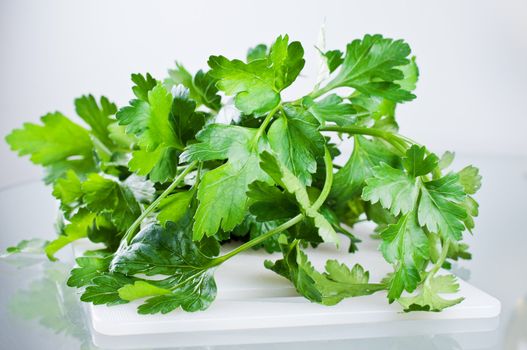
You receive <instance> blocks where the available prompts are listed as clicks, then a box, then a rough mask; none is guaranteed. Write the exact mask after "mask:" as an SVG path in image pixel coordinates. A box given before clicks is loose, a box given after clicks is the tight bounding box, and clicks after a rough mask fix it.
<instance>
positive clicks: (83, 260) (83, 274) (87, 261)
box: [67, 256, 111, 288]
mask: <svg viewBox="0 0 527 350" xmlns="http://www.w3.org/2000/svg"><path fill="white" fill-rule="evenodd" d="M75 261H76V262H77V267H75V268H74V269H72V270H71V273H70V277H69V278H68V281H67V285H68V286H69V287H77V288H80V287H84V286H87V285H89V284H90V283H91V282H92V280H93V279H94V278H95V277H97V276H100V275H103V274H104V273H106V272H108V267H109V265H110V261H111V256H83V257H80V258H77V259H75Z"/></svg>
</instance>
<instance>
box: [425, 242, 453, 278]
mask: <svg viewBox="0 0 527 350" xmlns="http://www.w3.org/2000/svg"><path fill="white" fill-rule="evenodd" d="M449 247H450V240H449V239H446V240H445V242H444V243H443V247H442V248H441V256H440V257H439V259H438V260H437V261H436V263H435V264H434V266H432V268H431V269H430V271H429V272H428V275H427V277H426V279H427V280H428V279H429V278H432V277H434V275H435V274H436V273H437V271H439V269H440V268H441V266H443V264H444V263H445V260H446V258H447V256H448V249H449Z"/></svg>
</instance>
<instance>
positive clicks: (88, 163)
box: [6, 112, 95, 181]
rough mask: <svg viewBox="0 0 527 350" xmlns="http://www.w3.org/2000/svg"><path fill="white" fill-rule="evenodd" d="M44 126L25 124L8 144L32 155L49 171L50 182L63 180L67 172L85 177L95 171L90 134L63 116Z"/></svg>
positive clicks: (50, 119) (55, 116)
mask: <svg viewBox="0 0 527 350" xmlns="http://www.w3.org/2000/svg"><path fill="white" fill-rule="evenodd" d="M40 120H41V121H42V124H43V125H37V124H32V123H25V124H24V127H23V128H22V129H16V130H13V131H12V132H11V134H9V135H7V137H6V141H7V142H8V143H9V145H10V146H11V149H12V150H14V151H18V154H19V155H21V156H23V155H30V156H31V157H30V159H31V161H32V162H33V163H35V164H40V165H43V166H44V167H46V169H47V172H48V178H47V180H48V181H53V180H55V179H57V178H60V177H62V175H63V174H64V173H66V171H67V170H70V169H73V170H75V171H76V172H80V173H85V172H88V171H92V170H93V169H94V168H95V162H94V159H93V147H94V146H93V143H92V141H91V139H90V134H89V132H88V131H87V130H86V129H84V128H82V127H81V126H79V125H77V124H75V123H73V122H72V121H70V120H69V119H68V118H67V117H65V116H64V115H62V114H61V113H59V112H55V113H50V114H47V115H45V116H43V117H42V118H41V119H40Z"/></svg>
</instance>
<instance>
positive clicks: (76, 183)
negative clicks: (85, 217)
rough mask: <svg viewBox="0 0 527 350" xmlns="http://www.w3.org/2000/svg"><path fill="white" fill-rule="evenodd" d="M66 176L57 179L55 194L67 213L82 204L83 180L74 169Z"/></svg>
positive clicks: (54, 188) (54, 186) (54, 187)
mask: <svg viewBox="0 0 527 350" xmlns="http://www.w3.org/2000/svg"><path fill="white" fill-rule="evenodd" d="M65 175H66V176H65V177H64V178H61V179H57V181H55V184H54V185H53V196H54V197H55V198H57V199H58V200H60V208H61V210H63V211H64V213H65V214H66V215H70V214H71V212H72V211H73V210H74V209H75V208H77V207H79V206H80V205H81V204H82V196H83V194H84V192H83V191H82V186H81V180H80V179H79V177H78V176H77V174H75V172H74V171H73V170H70V171H68V172H67V173H66V174H65Z"/></svg>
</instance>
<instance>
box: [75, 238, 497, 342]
mask: <svg viewBox="0 0 527 350" xmlns="http://www.w3.org/2000/svg"><path fill="white" fill-rule="evenodd" d="M361 238H362V239H363V242H362V243H360V246H359V249H360V251H359V252H357V253H355V254H349V253H348V252H347V251H346V248H347V247H346V244H345V243H344V242H343V244H342V247H341V249H340V250H338V251H337V250H336V249H335V248H334V247H332V246H328V245H321V246H319V247H318V248H317V249H308V250H307V253H308V256H309V258H310V260H311V261H312V262H313V265H314V266H315V267H316V268H317V269H319V270H320V271H322V270H323V266H324V264H325V262H326V260H328V259H338V260H339V261H341V262H345V263H347V264H348V265H349V266H350V267H351V266H352V265H353V264H355V263H356V262H359V263H360V264H361V265H362V266H363V267H364V268H365V269H367V270H369V271H370V281H371V282H378V281H379V280H380V279H381V278H382V277H383V276H384V275H385V274H386V273H388V272H390V271H391V266H390V265H388V264H387V263H386V262H385V261H384V259H383V258H382V256H381V254H380V253H379V252H378V251H377V245H378V242H376V241H374V240H371V239H369V238H367V237H361ZM225 248H226V250H228V249H231V248H232V247H225ZM75 250H76V251H78V252H80V251H82V245H80V246H79V245H78V246H77V247H76V249H75ZM280 257H281V255H280V254H273V255H270V254H267V253H265V252H263V251H252V250H251V251H248V252H244V253H241V254H239V255H238V256H236V257H234V258H232V259H231V260H229V261H227V262H226V263H224V264H223V265H222V266H220V267H218V268H217V270H216V273H215V277H216V283H217V286H218V296H217V298H216V300H215V301H214V302H213V304H212V305H211V306H210V307H209V309H207V310H206V311H202V312H195V313H186V312H184V311H181V310H176V311H174V312H171V313H169V314H166V315H161V314H156V315H139V314H138V313H137V312H136V308H137V306H138V305H139V304H140V303H141V302H140V301H137V302H132V303H129V304H125V305H117V306H112V307H107V306H104V305H100V306H94V305H92V304H89V305H88V307H87V310H88V313H89V316H90V320H91V328H92V331H93V337H94V341H95V343H96V344H97V343H101V342H103V343H105V344H104V345H105V346H109V347H114V348H119V347H121V346H127V347H131V346H135V347H137V348H139V347H143V346H154V345H155V346H156V347H162V346H163V344H164V343H163V342H166V344H167V346H168V345H170V346H194V345H196V346H197V345H220V344H248V343H267V342H286V341H295V340H300V339H301V340H304V341H308V340H322V339H347V338H368V337H381V336H383V337H387V336H402V335H419V334H446V333H474V332H488V331H492V330H493V329H496V328H497V326H498V323H499V318H498V316H499V313H500V302H499V301H498V300H497V299H495V298H494V297H492V296H490V295H488V294H486V293H485V292H483V291H481V290H479V289H477V288H475V287H474V286H472V285H470V284H469V283H466V282H464V281H462V280H460V279H459V284H460V291H459V293H458V294H456V295H448V296H445V297H449V298H455V297H458V296H463V297H464V298H465V300H464V301H463V302H462V303H460V304H458V305H455V306H453V307H451V308H448V309H446V310H444V311H443V312H440V313H434V312H411V313H403V312H401V307H400V306H399V305H398V304H397V303H394V304H391V305H390V304H388V301H387V298H386V293H384V292H379V293H376V294H374V295H370V296H364V297H356V298H349V299H345V300H343V301H342V302H341V303H339V304H338V305H335V306H330V307H328V306H323V305H318V304H314V303H310V302H309V301H307V300H306V299H304V298H302V297H299V296H298V294H297V293H296V291H295V289H294V288H293V287H292V285H291V284H290V282H289V281H287V280H286V279H284V278H282V277H280V276H278V275H277V274H275V273H274V272H272V271H269V270H267V269H265V268H264V266H263V261H264V260H265V259H271V260H275V259H279V258H280ZM440 273H446V272H445V271H441V272H440ZM310 329H313V331H312V332H311V331H310ZM126 337H128V339H132V341H131V342H129V343H127V342H123V341H121V340H119V339H125V338H126ZM130 337H131V338H130ZM148 339H150V340H148ZM145 342H147V343H145ZM143 343H145V344H143ZM110 344H113V345H110ZM123 344H126V345H123Z"/></svg>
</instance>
